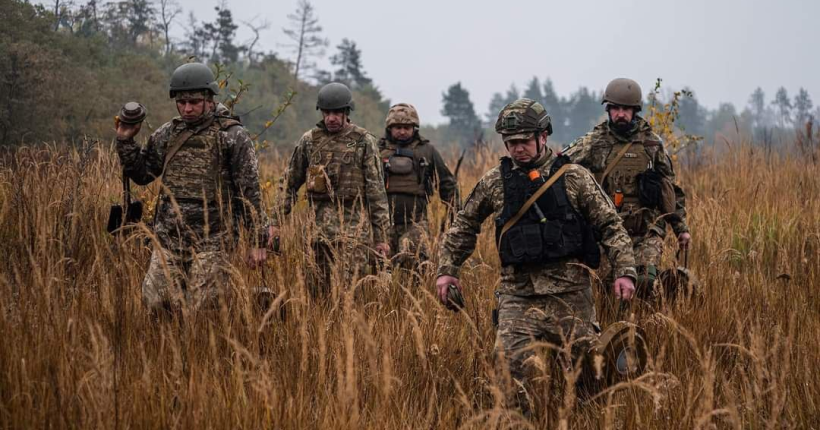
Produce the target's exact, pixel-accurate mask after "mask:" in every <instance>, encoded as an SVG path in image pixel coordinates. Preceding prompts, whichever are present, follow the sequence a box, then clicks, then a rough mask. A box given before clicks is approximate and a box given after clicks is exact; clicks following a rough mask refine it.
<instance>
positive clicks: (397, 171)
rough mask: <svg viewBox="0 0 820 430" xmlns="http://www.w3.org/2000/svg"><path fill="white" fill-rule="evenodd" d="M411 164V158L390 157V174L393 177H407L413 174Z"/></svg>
mask: <svg viewBox="0 0 820 430" xmlns="http://www.w3.org/2000/svg"><path fill="white" fill-rule="evenodd" d="M413 164H414V163H413V159H412V158H409V157H406V156H397V155H394V156H392V157H390V164H389V166H390V173H391V174H394V175H409V174H411V173H413V167H414V166H413Z"/></svg>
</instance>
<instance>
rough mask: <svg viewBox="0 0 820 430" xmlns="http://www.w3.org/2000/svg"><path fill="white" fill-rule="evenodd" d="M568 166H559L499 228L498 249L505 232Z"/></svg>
mask: <svg viewBox="0 0 820 430" xmlns="http://www.w3.org/2000/svg"><path fill="white" fill-rule="evenodd" d="M569 166H571V164H564V165H563V166H561V168H560V169H558V171H557V172H555V174H553V175H552V176H550V178H549V180H547V182H544V185H541V187H540V188H538V191H536V192H535V194H533V195H532V196H531V197H530V198H529V199H527V201H526V202H524V206H521V209H519V210H518V212H517V213H516V214H515V216H514V217H512V218H510V220H509V221H507V223H506V224H504V226H503V227H501V234H499V235H498V245H499V248H500V246H501V238H502V237H504V233H506V232H507V230H509V229H510V228H512V226H514V225H515V223H517V222H518V221H519V220H520V219H521V217H523V216H524V214H526V213H527V211H528V210H530V207H532V205H533V204H535V202H536V201H537V200H538V199H539V198H540V197H541V196H542V195H543V194H544V193H545V192H547V190H548V189H549V188H550V187H551V186H552V185H553V184H555V182H556V181H557V180H558V179H560V178H561V176H563V174H564V173H566V171H567V169H569Z"/></svg>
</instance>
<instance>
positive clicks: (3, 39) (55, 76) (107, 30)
mask: <svg viewBox="0 0 820 430" xmlns="http://www.w3.org/2000/svg"><path fill="white" fill-rule="evenodd" d="M214 9H215V12H216V15H215V17H214V19H213V20H212V21H200V20H198V19H197V18H196V16H195V15H194V14H193V13H192V12H190V11H189V12H188V13H187V14H186V13H185V11H184V10H183V9H182V8H181V7H180V5H179V4H178V3H177V2H176V0H121V1H109V2H104V3H103V2H99V1H97V0H87V2H86V3H82V4H80V3H76V2H73V1H65V0H53V1H52V2H51V3H49V4H45V5H42V4H41V5H32V4H30V3H28V2H26V1H22V0H0V10H2V11H3V15H4V17H5V18H6V19H4V25H3V26H0V144H16V143H24V142H37V141H43V140H57V141H62V140H77V139H81V138H83V137H84V136H87V135H88V136H93V137H106V136H108V137H110V135H111V128H112V124H113V123H112V117H113V115H114V114H115V113H116V111H117V110H118V108H119V106H120V105H121V104H122V103H124V102H126V101H129V100H138V101H140V102H142V103H143V104H145V105H146V106H147V107H148V110H149V117H148V122H149V124H150V125H152V126H154V127H156V126H158V125H159V124H161V123H162V122H164V121H166V120H167V119H168V118H171V117H172V116H175V115H176V111H175V108H174V105H173V103H171V102H170V101H169V100H168V91H167V88H168V79H169V78H170V74H171V72H172V71H173V70H174V68H176V67H177V66H179V65H180V64H183V63H185V62H186V61H192V60H196V61H203V62H205V63H207V64H210V65H212V66H213V68H214V69H219V70H222V71H223V73H224V74H223V76H225V74H230V76H231V82H232V83H233V85H238V82H239V80H241V81H243V82H244V83H245V84H248V85H249V87H248V91H247V92H245V93H243V95H242V96H241V98H242V100H241V101H240V103H239V104H238V106H237V109H236V111H235V113H237V114H241V116H242V120H243V122H244V123H245V124H246V125H247V126H248V127H249V128H250V129H251V130H252V131H253V130H254V129H256V130H261V129H264V128H265V127H264V126H265V124H266V122H267V121H269V120H270V117H271V113H272V111H274V110H275V108H276V106H277V105H278V104H279V103H280V101H281V100H282V98H283V97H284V96H285V95H286V94H287V93H288V92H289V91H290V90H291V89H292V90H295V91H296V92H297V96H296V98H295V99H294V103H293V105H292V106H291V107H290V108H288V109H287V110H286V111H285V113H284V114H283V116H282V117H281V118H280V121H279V122H277V124H276V126H275V127H273V128H271V129H269V130H268V131H267V132H266V133H265V134H263V135H262V136H260V140H265V139H267V140H270V141H272V142H274V143H276V144H289V143H292V142H293V141H295V140H296V139H297V138H298V137H299V136H300V135H301V133H303V132H304V131H305V130H307V129H308V128H310V127H312V126H313V124H314V123H315V122H317V120H318V114H317V113H316V111H315V102H316V100H315V97H316V92H317V91H318V86H319V85H321V84H324V83H326V82H329V81H331V80H337V81H342V82H345V83H346V84H348V85H349V86H350V87H351V88H352V89H353V90H354V92H356V111H355V112H354V119H355V120H356V121H357V122H358V123H360V124H362V125H364V126H365V127H368V128H370V129H372V130H379V129H381V127H382V126H383V121H384V115H385V114H386V112H387V108H388V107H389V101H388V100H386V99H385V98H384V97H383V95H382V93H381V91H380V90H379V89H378V88H377V87H376V86H375V84H374V83H373V81H372V80H371V79H370V78H369V77H368V76H367V73H366V72H365V70H364V65H363V56H362V52H361V50H360V49H359V47H358V46H357V45H356V43H355V41H352V40H350V39H347V38H343V39H342V41H341V43H339V44H338V45H337V46H336V47H335V53H333V55H331V56H330V58H329V60H330V64H331V65H332V70H331V71H324V70H320V69H319V68H317V67H316V64H315V61H316V60H317V59H319V58H321V57H322V56H324V55H325V48H326V47H327V45H328V43H329V42H328V40H327V39H326V38H324V37H323V36H322V27H321V25H319V18H318V15H317V12H316V10H315V8H314V7H313V6H312V5H311V4H310V3H309V2H308V1H307V0H299V2H298V5H297V7H296V10H295V11H294V12H293V13H291V14H289V15H288V18H289V21H288V24H287V26H286V28H283V29H282V33H280V36H278V37H277V36H274V35H272V34H266V33H265V32H266V31H268V30H269V29H270V24H269V23H268V22H267V21H264V20H262V21H260V20H259V19H258V18H255V19H252V20H250V21H247V22H244V21H243V22H238V21H237V20H236V19H235V18H234V16H233V13H232V12H231V10H230V8H228V6H227V3H226V1H224V0H223V1H222V2H220V3H219V4H218V5H217V6H216V7H215V8H214ZM240 26H245V27H247V28H248V29H249V30H250V33H251V34H253V37H251V38H250V39H248V40H244V41H241V40H238V39H237V30H238V29H239V28H240ZM179 30H182V31H181V33H184V37H182V38H180V39H176V38H174V37H173V36H172V34H177V33H180V31H179ZM262 37H266V38H268V39H273V40H275V41H282V43H277V45H279V46H283V47H284V52H283V53H281V54H280V53H276V52H272V51H269V52H264V51H263V50H261V49H260V44H259V41H260V39H261V38H262ZM236 93H237V91H236V88H233V86H229V87H228V88H225V89H223V94H221V95H220V96H221V97H222V99H225V98H227V97H231V96H236Z"/></svg>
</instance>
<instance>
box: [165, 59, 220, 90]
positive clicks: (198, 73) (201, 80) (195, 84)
mask: <svg viewBox="0 0 820 430" xmlns="http://www.w3.org/2000/svg"><path fill="white" fill-rule="evenodd" d="M196 90H207V91H209V92H210V93H211V95H214V96H215V95H217V94H219V84H218V83H217V82H216V77H215V76H214V72H212V71H211V69H210V67H208V66H206V65H204V64H202V63H187V64H183V65H181V66H179V67H177V68H176V70H174V73H173V74H172V75H171V86H170V94H171V98H174V97H176V94H177V92H180V91H196Z"/></svg>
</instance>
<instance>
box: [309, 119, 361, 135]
mask: <svg viewBox="0 0 820 430" xmlns="http://www.w3.org/2000/svg"><path fill="white" fill-rule="evenodd" d="M316 127H319V129H321V130H322V131H324V132H325V133H327V134H333V135H342V134H345V133H347V132H348V131H350V130H352V129H353V123H352V122H350V121H347V123H345V126H344V127H342V129H341V130H339V131H336V132H332V131H330V130H328V129H327V126H326V125H325V120H321V121H319V122H317V123H316Z"/></svg>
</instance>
